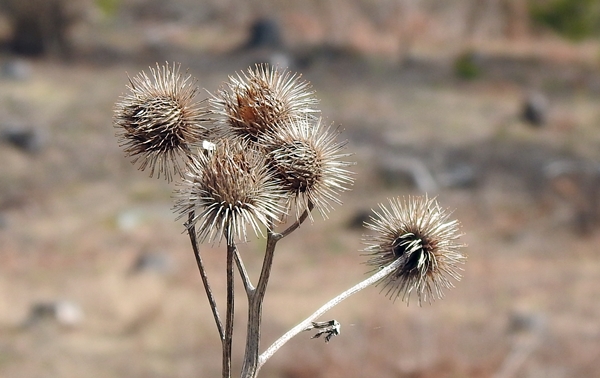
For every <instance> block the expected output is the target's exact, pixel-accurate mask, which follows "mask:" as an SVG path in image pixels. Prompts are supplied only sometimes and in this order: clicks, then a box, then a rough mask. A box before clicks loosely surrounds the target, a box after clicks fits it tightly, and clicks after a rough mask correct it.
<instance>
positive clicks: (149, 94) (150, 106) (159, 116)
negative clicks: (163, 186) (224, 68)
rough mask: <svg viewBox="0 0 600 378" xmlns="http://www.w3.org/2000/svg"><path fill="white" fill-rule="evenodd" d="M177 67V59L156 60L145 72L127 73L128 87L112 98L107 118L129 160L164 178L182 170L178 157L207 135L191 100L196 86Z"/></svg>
mask: <svg viewBox="0 0 600 378" xmlns="http://www.w3.org/2000/svg"><path fill="white" fill-rule="evenodd" d="M179 70H180V66H178V65H174V64H173V65H171V66H170V65H169V64H168V63H167V64H165V65H164V66H159V65H158V64H157V66H156V69H154V68H150V76H148V75H147V74H146V73H145V72H141V73H140V74H138V75H137V76H135V77H133V78H130V80H129V83H130V84H129V86H128V88H129V93H127V94H126V95H124V96H123V97H122V98H121V99H120V101H119V102H117V104H116V106H115V115H114V122H113V123H114V126H115V127H116V128H117V129H118V131H117V136H118V137H119V142H120V144H121V145H122V146H123V147H124V148H125V153H126V155H127V156H129V157H133V161H132V162H133V163H134V164H135V163H138V162H139V169H141V170H145V169H146V168H148V169H149V170H150V176H154V174H155V173H156V175H157V177H160V176H161V174H162V175H163V176H164V177H165V178H166V179H167V180H168V181H171V180H172V179H173V174H177V175H182V169H181V163H182V160H187V159H188V158H189V156H190V155H191V151H192V149H194V150H195V148H193V147H192V146H194V145H196V144H199V143H201V142H202V141H203V140H205V139H207V138H208V130H207V129H206V128H205V127H204V126H203V125H202V122H204V120H205V119H204V117H205V116H206V112H205V111H204V110H203V109H202V107H201V106H200V104H199V103H195V102H194V100H193V99H194V97H195V95H196V93H197V91H198V88H197V87H196V85H195V81H194V80H193V79H192V77H191V76H189V75H188V76H182V75H181V74H180V72H179Z"/></svg>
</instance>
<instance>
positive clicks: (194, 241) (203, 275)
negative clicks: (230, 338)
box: [187, 210, 225, 341]
mask: <svg viewBox="0 0 600 378" xmlns="http://www.w3.org/2000/svg"><path fill="white" fill-rule="evenodd" d="M193 220H194V211H193V210H192V211H190V213H189V216H188V223H187V232H188V235H189V236H190V242H191V243H192V249H193V250H194V256H195V257H196V265H198V270H199V271H200V277H201V278H202V285H204V290H205V291H206V296H207V297H208V303H209V304H210V309H211V310H212V314H213V317H214V318H215V323H216V324H217V330H218V331H219V338H220V339H221V341H223V340H224V338H225V335H224V332H223V323H222V322H221V317H220V316H219V310H218V308H217V302H216V301H215V297H214V296H213V292H212V290H211V288H210V284H209V282H208V276H207V275H206V269H205V268H204V263H203V262H202V257H201V256H200V248H199V247H198V240H197V239H196V226H195V224H194V222H193Z"/></svg>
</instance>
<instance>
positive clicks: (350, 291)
mask: <svg viewBox="0 0 600 378" xmlns="http://www.w3.org/2000/svg"><path fill="white" fill-rule="evenodd" d="M400 264H402V260H400V259H398V260H396V261H394V262H393V263H391V264H390V265H388V266H386V267H384V268H382V269H381V270H380V271H378V272H377V273H375V274H373V275H372V276H370V277H369V278H367V279H366V280H364V281H362V282H360V283H358V284H356V285H354V286H353V287H351V288H350V289H348V290H346V291H344V292H343V293H341V294H340V295H338V296H337V297H335V298H333V299H332V300H330V301H329V302H327V303H325V304H324V305H323V306H321V308H319V309H318V310H317V311H315V312H314V313H313V314H312V315H310V316H309V317H308V318H306V319H304V320H303V321H302V322H300V323H299V324H298V325H296V326H295V327H294V328H292V329H290V330H289V331H288V332H286V333H285V334H284V335H283V336H281V337H280V338H279V339H278V340H276V341H275V342H274V343H273V344H272V345H271V346H270V347H269V348H268V349H267V350H266V351H264V352H263V353H262V354H261V355H260V357H259V359H258V367H257V369H256V371H257V372H258V370H260V368H261V367H262V365H263V364H264V363H265V362H266V361H267V360H268V359H269V358H271V356H273V354H274V353H275V352H276V351H277V350H278V349H279V348H281V347H282V346H283V345H284V344H285V343H287V342H288V341H289V340H290V339H291V338H292V337H294V336H296V335H297V334H299V333H300V332H302V331H304V330H305V329H306V328H307V327H309V326H310V325H311V324H312V322H313V321H314V320H315V319H317V318H318V317H319V316H321V315H323V314H324V313H326V312H327V311H329V310H331V309H332V308H333V307H334V306H336V305H338V304H339V303H340V302H341V301H343V300H344V299H346V298H348V297H349V296H351V295H352V294H356V293H358V292H359V291H361V290H362V289H364V288H366V287H368V286H371V285H372V284H374V283H377V282H379V281H381V279H383V278H385V277H386V276H387V275H389V274H390V273H391V272H393V271H394V270H395V269H397V268H398V266H400Z"/></svg>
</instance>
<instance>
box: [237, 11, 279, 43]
mask: <svg viewBox="0 0 600 378" xmlns="http://www.w3.org/2000/svg"><path fill="white" fill-rule="evenodd" d="M282 44H283V43H282V38H281V30H280V28H279V24H278V23H277V21H275V20H274V19H271V18H259V19H257V20H256V21H254V23H253V24H252V25H251V27H250V37H249V39H248V41H247V42H246V45H245V48H246V49H257V48H265V47H266V48H273V49H279V48H281V47H282Z"/></svg>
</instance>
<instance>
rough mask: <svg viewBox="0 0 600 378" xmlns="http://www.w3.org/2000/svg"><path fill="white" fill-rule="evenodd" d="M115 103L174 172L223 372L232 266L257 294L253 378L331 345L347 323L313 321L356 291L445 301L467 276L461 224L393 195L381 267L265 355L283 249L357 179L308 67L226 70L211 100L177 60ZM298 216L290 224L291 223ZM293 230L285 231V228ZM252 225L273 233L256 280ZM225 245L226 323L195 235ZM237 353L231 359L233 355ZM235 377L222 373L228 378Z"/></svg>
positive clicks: (160, 164)
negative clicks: (283, 359) (303, 350)
mask: <svg viewBox="0 0 600 378" xmlns="http://www.w3.org/2000/svg"><path fill="white" fill-rule="evenodd" d="M128 89H129V91H128V93H127V94H125V95H124V96H123V97H122V98H121V99H120V100H119V101H118V102H117V104H116V108H115V116H114V125H115V127H116V128H117V136H118V137H119V141H120V144H121V145H122V146H123V147H124V150H125V153H126V155H127V156H128V157H131V158H132V162H133V163H134V164H136V165H137V166H138V167H139V169H141V170H145V169H148V170H149V171H150V175H151V176H156V177H161V176H162V177H164V178H166V179H167V180H168V181H173V180H174V179H177V181H178V182H179V185H178V188H177V189H176V190H175V201H176V202H175V207H174V209H175V211H176V213H177V214H178V215H179V217H180V218H184V219H185V227H186V230H187V231H188V234H189V236H190V240H191V241H192V247H193V249H194V253H195V255H196V261H197V263H198V267H199V268H200V273H201V276H202V279H203V283H204V286H205V288H206V291H207V294H208V299H209V302H210V305H211V308H212V309H213V315H214V316H215V321H216V323H217V328H218V330H219V334H220V336H221V340H222V341H223V345H224V347H223V349H224V359H223V360H224V365H223V371H224V372H226V371H227V372H229V373H230V359H231V337H232V332H233V328H232V323H233V306H234V301H233V265H234V263H235V265H236V266H237V268H238V271H239V273H240V276H241V278H242V282H243V283H244V287H245V289H246V293H247V294H248V301H249V317H248V333H247V343H246V355H245V361H244V367H243V374H242V376H244V377H254V376H255V375H256V373H257V372H258V369H259V368H260V366H262V364H263V363H264V361H266V359H267V358H269V357H270V356H271V355H272V353H274V351H275V350H277V349H278V348H279V347H280V346H281V345H282V344H283V343H285V342H286V341H287V340H288V339H289V337H291V336H293V335H295V334H297V333H299V332H300V331H303V330H310V329H319V332H318V333H317V335H316V337H319V336H321V335H323V334H325V335H326V338H325V339H326V341H329V340H330V339H331V337H332V336H334V335H337V334H338V333H339V329H340V328H339V323H337V322H335V321H331V322H335V323H331V324H329V323H330V322H314V320H315V319H316V317H317V316H320V315H321V314H322V313H323V312H324V311H326V310H328V309H329V308H330V307H332V306H334V305H335V304H337V303H339V301H341V300H343V299H344V298H346V297H347V296H349V295H351V294H353V293H355V292H357V291H358V290H362V288H364V287H367V286H369V285H372V284H381V285H382V287H383V291H385V292H386V293H387V295H389V296H390V297H391V298H393V299H396V298H398V297H400V298H401V299H402V300H407V301H408V299H409V298H410V296H411V294H412V293H414V294H415V295H416V296H417V297H418V301H419V303H421V302H422V301H427V302H430V301H431V300H432V299H435V298H436V297H439V298H441V297H442V289H444V288H449V287H451V286H452V282H451V281H450V279H454V280H458V279H460V270H461V269H460V264H462V263H463V262H464V261H465V259H466V257H465V255H464V254H463V253H462V251H461V248H462V247H463V245H462V244H459V243H458V242H457V238H458V237H459V236H460V235H461V234H460V232H459V223H458V221H456V220H449V219H448V218H449V213H448V212H447V211H445V210H444V209H442V208H441V207H440V206H439V205H438V203H437V201H436V200H435V199H431V198H428V197H427V196H422V197H408V198H405V199H403V200H402V199H400V198H393V199H390V200H389V207H386V206H384V205H380V209H379V210H377V211H374V212H373V215H372V216H371V219H370V220H369V221H367V222H366V223H365V226H366V227H367V228H368V229H369V230H370V231H371V233H370V234H369V235H367V236H365V237H364V239H363V242H364V243H366V244H367V247H366V248H365V249H364V253H365V254H366V255H368V256H369V259H368V261H367V264H368V265H370V266H371V267H372V272H373V275H372V276H371V277H369V278H368V279H367V280H365V281H363V282H362V283H361V284H359V285H357V286H355V287H353V288H351V289H349V290H348V291H346V292H345V293H342V295H340V296H339V297H336V298H334V300H332V301H330V302H329V303H328V305H329V306H330V307H327V306H328V305H326V306H324V307H323V308H322V309H319V310H318V311H317V312H316V313H315V314H313V315H312V316H311V317H309V318H308V319H306V320H305V321H304V322H302V323H300V324H299V325H298V326H297V327H295V328H293V329H292V330H291V331H290V332H291V333H290V332H289V333H288V334H286V335H284V336H283V337H282V338H281V339H280V340H278V341H277V342H275V343H274V344H273V345H272V346H271V347H270V348H268V349H267V350H266V351H265V352H264V353H263V354H262V355H260V356H259V354H258V348H259V345H258V344H259V339H260V318H261V316H262V315H261V314H262V313H261V311H262V310H261V309H262V300H263V298H264V293H265V290H266V285H267V282H268V278H269V273H270V269H271V264H272V260H273V255H274V251H275V246H276V244H277V242H278V241H279V240H281V239H282V238H283V237H285V236H287V235H289V234H290V233H291V232H293V231H294V230H296V229H297V228H298V227H299V226H300V224H301V223H302V222H304V221H305V220H306V219H310V220H311V221H313V217H312V212H313V210H316V211H317V212H318V213H320V214H321V215H322V216H323V218H327V215H328V214H329V213H330V212H331V211H332V210H333V206H334V205H340V204H341V200H340V195H341V193H343V192H344V191H346V190H348V189H349V188H350V186H351V185H352V183H353V181H354V179H353V174H352V173H351V172H350V171H349V170H348V168H349V167H350V166H351V165H352V163H350V162H348V161H346V160H345V159H346V158H347V157H348V156H350V154H348V153H346V152H344V148H345V145H346V143H345V142H343V141H342V142H339V141H337V137H338V136H339V134H340V129H339V128H335V127H332V126H327V125H324V122H323V120H322V118H321V117H320V111H319V110H318V109H317V105H318V101H317V99H316V97H315V93H314V91H312V89H311V86H310V84H309V83H308V82H306V81H304V80H303V79H302V77H301V75H298V74H291V73H290V72H288V71H286V70H279V69H277V68H273V67H271V66H269V65H257V66H255V67H252V68H249V69H248V70H247V71H245V72H242V73H238V74H236V75H235V76H231V77H229V79H228V81H226V82H225V83H224V84H223V86H221V88H219V89H218V90H217V91H216V92H215V93H212V94H210V93H209V96H208V98H207V99H203V100H196V97H197V95H198V93H199V88H198V87H197V80H195V79H194V78H193V77H192V76H191V75H189V74H182V73H181V71H180V66H179V65H175V64H171V65H170V64H165V65H163V66H159V65H157V66H156V68H150V73H149V74H147V73H145V72H141V73H140V74H138V75H137V76H135V77H133V78H130V79H129V85H128ZM290 222H291V223H292V224H291V225H288V223H290ZM281 228H284V230H283V231H279V232H277V230H279V229H281ZM249 231H251V232H252V233H254V234H255V235H257V236H259V235H262V236H264V235H265V233H266V236H267V245H266V249H265V255H264V261H263V268H262V271H261V273H260V277H259V278H258V283H257V284H256V286H255V285H254V284H253V283H252V280H251V279H250V277H249V274H248V272H247V271H246V269H245V267H244V264H243V260H242V258H241V256H240V254H239V251H238V248H237V245H236V243H237V242H238V241H246V240H247V237H248V234H249ZM223 239H224V240H225V241H226V243H227V282H228V296H227V312H226V322H225V326H223V324H222V322H221V319H220V315H219V312H218V311H217V309H216V301H215V299H214V297H213V295H212V291H211V290H210V285H209V284H208V278H207V276H206V272H205V270H204V266H203V263H202V259H201V255H200V252H199V248H198V243H203V242H212V243H215V242H220V241H222V240H223ZM226 360H228V361H229V362H228V364H229V365H227V363H226ZM227 374H228V373H224V376H227Z"/></svg>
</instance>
